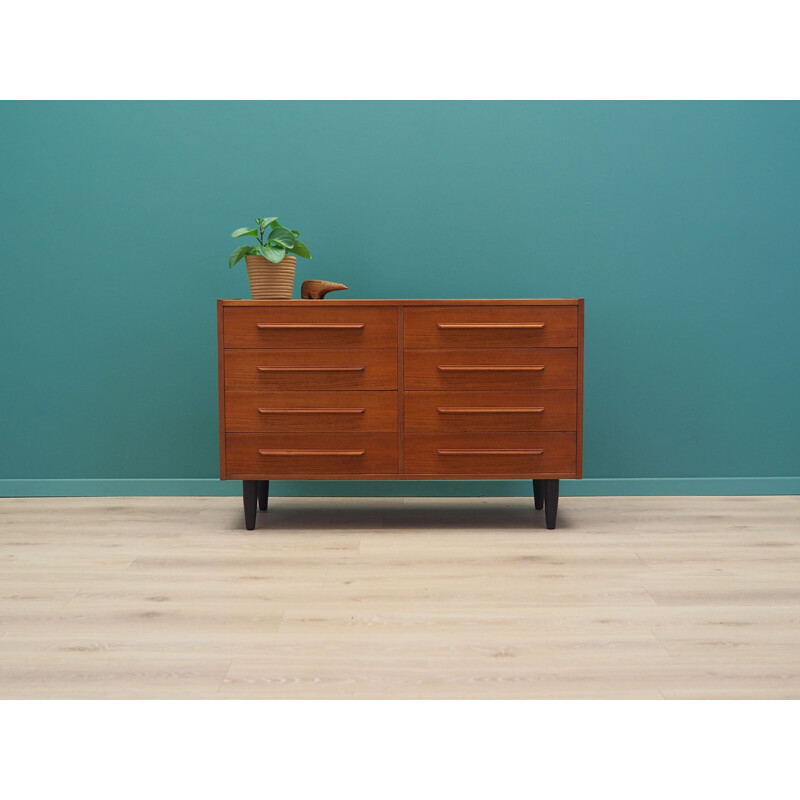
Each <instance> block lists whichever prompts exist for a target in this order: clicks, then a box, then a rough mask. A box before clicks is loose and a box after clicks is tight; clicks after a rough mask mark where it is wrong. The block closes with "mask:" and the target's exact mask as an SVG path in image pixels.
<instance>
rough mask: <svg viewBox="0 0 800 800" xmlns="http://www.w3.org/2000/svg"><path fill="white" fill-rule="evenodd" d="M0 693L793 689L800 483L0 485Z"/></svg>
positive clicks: (799, 610) (614, 693) (554, 693)
mask: <svg viewBox="0 0 800 800" xmlns="http://www.w3.org/2000/svg"><path fill="white" fill-rule="evenodd" d="M0 697H2V698H306V699H311V698H508V699H511V698H641V699H664V698H668V699H671V698H676V699H678V698H736V699H745V698H759V699H765V698H776V699H777V698H797V699H800V497H794V496H784V497H734V498H732V497H650V498H642V497H640V498H564V499H563V501H562V503H561V508H560V510H559V529H558V530H555V531H548V530H547V529H546V528H545V527H544V519H543V515H542V513H541V512H535V511H534V510H533V507H532V500H529V499H524V498H475V499H460V498H459V499H454V498H453V499H442V498H407V499H402V498H370V499H359V498H302V499H300V498H297V499H290V498H274V499H272V500H271V501H270V511H269V512H268V513H266V514H259V516H258V521H257V527H256V530H254V531H252V532H248V531H245V530H244V529H243V523H242V514H241V502H240V501H237V500H236V499H235V498H198V497H193V498H7V499H0Z"/></svg>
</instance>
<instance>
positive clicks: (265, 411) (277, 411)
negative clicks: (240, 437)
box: [258, 408, 367, 414]
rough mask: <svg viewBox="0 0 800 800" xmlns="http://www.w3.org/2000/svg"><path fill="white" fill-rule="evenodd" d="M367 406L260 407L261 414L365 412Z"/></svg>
mask: <svg viewBox="0 0 800 800" xmlns="http://www.w3.org/2000/svg"><path fill="white" fill-rule="evenodd" d="M366 410H367V409H366V408H259V409H258V413H259V414H363V413H364V412H365V411H366Z"/></svg>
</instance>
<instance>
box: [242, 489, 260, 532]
mask: <svg viewBox="0 0 800 800" xmlns="http://www.w3.org/2000/svg"><path fill="white" fill-rule="evenodd" d="M242 499H243V500H244V526H245V528H247V530H249V531H252V530H253V528H255V527H256V503H257V499H258V481H242Z"/></svg>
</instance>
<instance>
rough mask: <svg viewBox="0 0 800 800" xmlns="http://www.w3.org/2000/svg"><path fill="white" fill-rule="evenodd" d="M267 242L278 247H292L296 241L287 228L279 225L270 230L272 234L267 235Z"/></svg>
mask: <svg viewBox="0 0 800 800" xmlns="http://www.w3.org/2000/svg"><path fill="white" fill-rule="evenodd" d="M267 241H268V242H269V243H270V244H274V245H276V246H278V247H294V243H295V242H296V241H297V239H295V235H294V234H293V233H292V232H291V231H290V230H289V229H288V228H284V227H283V226H282V225H280V226H278V227H276V228H273V229H272V233H271V234H270V235H269V239H267Z"/></svg>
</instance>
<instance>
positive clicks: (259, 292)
mask: <svg viewBox="0 0 800 800" xmlns="http://www.w3.org/2000/svg"><path fill="white" fill-rule="evenodd" d="M245 261H246V262H247V277H248V278H249V279H250V296H251V297H252V298H253V300H291V299H292V289H293V288H294V268H295V265H296V264H297V256H286V257H285V258H284V259H283V261H281V262H280V263H278V264H273V263H272V262H271V261H267V259H266V258H264V256H245Z"/></svg>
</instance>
